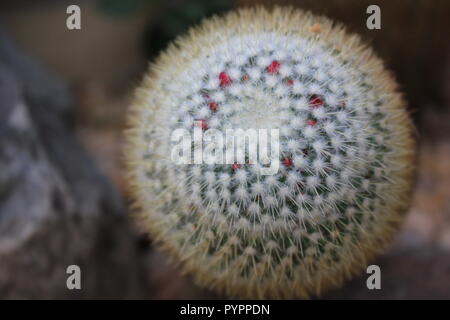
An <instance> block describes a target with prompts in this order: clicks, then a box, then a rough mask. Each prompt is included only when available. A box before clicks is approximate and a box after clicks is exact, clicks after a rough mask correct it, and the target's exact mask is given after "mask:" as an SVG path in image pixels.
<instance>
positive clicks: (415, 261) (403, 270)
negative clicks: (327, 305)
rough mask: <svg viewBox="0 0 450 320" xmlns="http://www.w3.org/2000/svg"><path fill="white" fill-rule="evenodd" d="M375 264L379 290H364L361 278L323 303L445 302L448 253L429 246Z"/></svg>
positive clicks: (448, 279)
mask: <svg viewBox="0 0 450 320" xmlns="http://www.w3.org/2000/svg"><path fill="white" fill-rule="evenodd" d="M374 263H375V264H377V265H379V266H380V270H381V290H368V289H367V286H366V280H367V277H369V275H363V276H361V277H358V278H356V279H354V280H352V281H351V282H349V283H347V284H346V285H345V286H344V287H343V288H341V289H339V290H336V291H334V292H330V293H329V294H327V295H325V296H324V297H323V298H324V299H448V298H449V297H450V252H449V251H447V250H443V249H439V248H436V247H432V246H423V247H421V248H408V249H403V250H396V251H394V252H391V253H390V254H387V255H385V256H383V257H381V258H379V259H378V260H377V261H375V262H374Z"/></svg>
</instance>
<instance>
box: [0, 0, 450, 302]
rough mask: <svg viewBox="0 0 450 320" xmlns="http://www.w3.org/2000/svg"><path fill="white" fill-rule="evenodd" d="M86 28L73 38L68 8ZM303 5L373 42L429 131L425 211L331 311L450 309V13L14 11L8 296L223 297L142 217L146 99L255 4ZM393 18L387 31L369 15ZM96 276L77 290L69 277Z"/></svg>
mask: <svg viewBox="0 0 450 320" xmlns="http://www.w3.org/2000/svg"><path fill="white" fill-rule="evenodd" d="M71 4H76V5H78V6H79V7H80V8H81V30H68V29H67V28H66V19H67V17H68V16H69V15H68V14H67V13H66V9H67V7H68V5H71ZM255 4H264V5H268V6H270V5H274V4H282V5H292V6H295V7H299V8H304V9H307V10H311V11H313V12H314V13H318V14H324V15H326V16H328V17H330V18H333V19H335V20H336V21H338V22H342V23H344V24H345V25H347V27H348V29H349V30H350V31H352V32H356V33H359V34H361V35H362V37H363V38H364V40H366V42H367V43H369V44H370V45H372V46H373V47H374V49H375V51H376V52H377V53H378V54H379V55H380V56H382V57H383V58H384V60H385V62H386V65H387V67H388V68H389V69H391V70H392V71H393V72H394V74H395V76H396V78H397V80H398V82H399V83H400V85H401V88H402V90H403V92H404V93H405V97H406V99H407V101H408V104H409V110H410V112H411V115H412V117H413V118H414V121H415V124H416V127H417V137H418V142H419V153H418V159H417V166H418V174H417V182H416V187H415V193H414V197H413V202H412V205H411V209H410V210H409V212H408V214H407V216H406V219H405V222H404V224H403V226H402V228H401V230H400V231H399V232H398V235H397V236H396V238H395V240H394V242H393V244H392V246H391V247H390V248H389V250H388V251H387V252H386V253H385V254H384V255H383V256H381V257H379V258H378V259H377V260H376V261H374V263H376V264H379V265H380V267H381V271H382V290H378V291H377V290H375V291H369V290H367V288H366V276H365V275H364V274H363V275H361V277H359V278H356V279H354V280H352V281H350V282H349V283H347V284H346V285H345V286H344V287H343V288H341V289H339V290H335V291H333V292H330V293H328V294H327V295H325V296H324V297H323V298H328V299H335V298H339V299H417V298H423V299H450V37H449V31H450V19H448V17H449V16H450V2H448V1H446V0H378V1H369V0H298V1H294V0H290V1H289V0H275V1H270V0H205V1H202V0H193V1H182V0H84V1H83V0H79V1H75V0H72V1H64V0H34V1H29V0H16V1H2V0H0V298H1V299H4V298H40V299H45V298H58V299H65V298H117V299H121V298H143V299H197V298H198V299H200V298H221V297H220V296H217V295H215V294H213V293H212V292H209V291H206V290H203V289H200V288H198V287H196V286H195V285H194V284H193V283H192V282H191V281H190V279H189V277H185V276H182V275H181V274H180V272H179V270H178V269H177V268H176V267H172V266H171V265H169V264H168V262H167V258H166V256H165V255H164V254H163V253H160V252H158V251H155V250H154V249H153V246H152V240H151V239H148V237H146V236H145V235H144V234H143V233H142V232H141V231H140V230H139V228H138V227H137V226H136V225H135V224H134V223H133V221H132V220H131V219H130V218H129V212H128V211H129V210H130V209H129V203H128V202H127V197H126V194H127V190H126V184H125V183H124V174H123V168H122V161H121V146H122V144H123V134H122V132H123V129H124V122H125V118H126V112H127V107H128V103H129V100H130V97H131V95H132V92H133V88H134V87H135V86H136V85H137V84H138V83H139V81H140V79H141V77H142V75H143V73H144V72H145V71H146V69H147V65H148V61H150V60H151V59H154V58H155V57H156V56H157V55H158V53H159V52H160V51H161V50H163V49H164V48H165V47H166V46H167V44H168V42H170V41H171V40H173V39H175V38H176V37H177V36H178V35H180V34H183V33H184V32H186V30H187V29H188V28H189V27H191V26H193V25H195V24H197V23H198V22H199V21H201V19H203V18H205V17H209V16H212V15H214V14H221V13H224V12H226V11H228V10H232V9H233V8H237V7H240V6H251V5H255ZM371 4H377V5H378V6H380V8H381V19H382V20H381V26H382V29H381V30H368V29H367V28H366V19H367V17H368V15H367V14H366V8H367V7H368V6H369V5H371ZM71 264H77V265H79V266H80V267H81V270H82V290H73V291H70V290H67V288H66V278H67V276H68V275H67V274H66V268H67V266H68V265H71Z"/></svg>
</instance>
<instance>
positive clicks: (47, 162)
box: [0, 32, 144, 299]
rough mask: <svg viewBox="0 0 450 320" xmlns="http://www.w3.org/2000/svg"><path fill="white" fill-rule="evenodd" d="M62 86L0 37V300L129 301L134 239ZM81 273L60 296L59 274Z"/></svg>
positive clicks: (136, 271)
mask: <svg viewBox="0 0 450 320" xmlns="http://www.w3.org/2000/svg"><path fill="white" fill-rule="evenodd" d="M71 101H72V99H71V95H70V93H69V91H68V90H67V88H66V87H65V85H64V84H63V83H62V82H61V81H60V80H58V79H57V78H55V77H53V76H52V75H50V74H48V73H47V72H45V71H44V70H43V69H42V68H41V67H40V66H39V65H38V64H36V63H35V62H34V61H33V60H32V59H31V58H29V57H28V56H26V55H24V54H22V53H21V52H19V51H17V50H16V49H15V48H14V46H13V45H12V44H11V43H10V42H9V40H8V39H7V38H6V37H5V35H4V34H2V33H1V32H0V114H1V116H0V145H1V149H0V168H1V169H0V298H26V299H28V298H39V299H42V298H60V299H61V298H138V297H141V294H142V292H143V288H142V283H143V282H144V281H142V274H143V273H142V270H141V264H140V255H139V252H138V246H137V239H136V235H135V233H134V231H133V230H132V229H131V228H130V226H129V224H128V221H127V219H126V216H125V215H124V208H123V204H122V202H121V198H120V196H119V195H118V194H117V192H116V191H115V190H114V189H113V188H112V187H111V186H110V184H109V182H108V181H107V180H106V179H105V178H104V176H103V175H102V174H101V172H100V171H99V169H98V168H97V167H96V165H95V164H94V163H93V161H92V160H91V159H90V158H89V156H88V155H87V154H86V152H85V151H84V150H83V148H82V147H81V146H80V144H79V143H78V141H77V139H76V137H75V134H74V131H73V130H74V127H73V123H72V119H73V117H74V115H73V114H72V102H71ZM72 264H76V265H79V266H80V268H81V275H82V278H81V286H82V289H81V290H68V289H67V287H66V279H67V277H68V275H67V274H66V268H67V267H68V266H69V265H72Z"/></svg>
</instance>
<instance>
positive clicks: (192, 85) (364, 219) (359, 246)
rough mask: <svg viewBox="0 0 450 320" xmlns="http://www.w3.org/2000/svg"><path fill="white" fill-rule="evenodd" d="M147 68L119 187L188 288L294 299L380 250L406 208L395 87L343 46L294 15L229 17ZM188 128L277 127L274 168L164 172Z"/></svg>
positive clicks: (354, 42)
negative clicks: (128, 188)
mask: <svg viewBox="0 0 450 320" xmlns="http://www.w3.org/2000/svg"><path fill="white" fill-rule="evenodd" d="M152 70H153V74H151V75H149V76H148V77H147V78H146V79H145V81H144V84H143V85H142V86H141V88H140V89H139V90H138V94H137V99H136V102H135V104H134V109H133V115H132V116H131V117H130V119H131V121H130V125H131V129H130V131H129V143H128V148H127V152H126V156H127V159H128V169H129V173H130V181H131V185H132V190H133V193H134V196H135V198H136V200H137V204H138V206H139V208H140V209H141V211H142V217H143V218H144V220H143V221H145V223H146V225H147V226H148V228H149V229H150V231H151V232H152V233H153V235H154V236H156V237H157V238H158V240H160V243H161V245H162V246H163V247H165V248H167V249H169V250H170V251H171V252H173V253H174V256H175V257H176V260H177V261H181V262H183V265H184V267H185V269H186V270H187V271H189V272H191V273H193V274H194V277H195V278H196V279H197V280H198V282H199V283H202V284H204V285H207V286H209V287H213V288H214V287H216V288H218V289H220V290H222V291H225V292H226V293H228V294H230V295H240V296H245V297H306V296H309V295H310V294H312V293H316V294H320V293H321V292H322V291H323V290H324V289H327V288H329V287H332V286H336V285H339V284H341V283H342V281H343V280H344V279H346V278H348V277H349V276H350V275H351V274H352V273H354V272H355V271H357V270H358V269H359V268H362V267H363V266H364V264H365V263H366V261H367V259H369V258H371V257H372V255H373V254H374V253H376V252H378V251H379V250H380V248H382V247H383V246H384V245H385V243H386V241H387V240H388V239H389V237H390V235H391V234H392V230H393V227H394V226H395V224H396V223H397V222H398V220H399V217H400V214H401V213H402V211H404V209H405V207H406V205H407V202H408V198H409V191H410V184H411V183H410V182H411V181H410V180H411V176H412V157H413V155H414V143H413V140H412V138H411V131H412V129H411V124H410V120H409V118H408V115H407V113H406V111H405V108H404V105H403V103H402V100H401V98H400V96H399V94H398V93H396V85H395V83H394V82H393V80H392V79H391V78H390V77H389V75H388V74H387V73H386V72H385V71H384V69H383V67H382V64H381V62H380V61H379V60H378V59H377V58H375V57H374V56H373V54H372V53H371V51H370V50H369V49H366V48H364V47H363V46H361V44H360V42H359V40H358V39H357V38H356V37H354V36H349V35H347V34H345V32H344V31H343V30H342V28H340V27H332V23H331V22H330V21H328V20H326V19H324V18H320V17H314V16H311V15H309V14H305V13H302V12H301V11H293V10H290V9H275V10H274V11H273V12H268V11H265V10H262V9H261V10H241V11H239V12H236V13H231V14H229V15H227V16H226V17H224V18H220V19H213V20H210V21H208V22H205V23H204V24H203V25H202V26H201V27H200V28H198V29H196V30H193V31H192V32H191V33H190V34H189V35H188V36H187V37H185V38H182V39H180V40H179V41H178V43H177V45H173V46H171V47H170V48H169V49H168V51H167V52H166V53H164V54H163V55H162V56H161V57H160V58H159V60H158V61H157V63H156V65H155V66H154V67H153V69H152ZM196 125H197V126H199V127H200V128H201V129H203V130H207V129H210V128H212V129H217V130H220V131H222V132H225V130H226V129H229V128H234V129H237V128H241V129H250V128H253V129H260V128H263V129H279V130H280V143H279V150H280V158H279V159H278V161H279V162H280V170H279V171H278V172H277V173H276V174H275V175H267V176H264V175H261V174H260V172H261V171H260V168H261V165H259V164H254V163H249V164H239V165H238V164H234V165H230V164H214V165H207V164H194V165H175V164H174V163H173V162H172V161H171V159H170V155H171V148H172V143H171V140H170V138H171V133H172V132H173V131H174V130H176V129H178V128H185V129H188V130H192V129H193V128H194V126H196ZM203 143H204V145H205V146H208V141H204V142H203Z"/></svg>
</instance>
